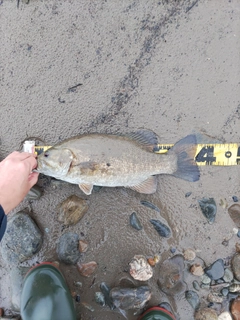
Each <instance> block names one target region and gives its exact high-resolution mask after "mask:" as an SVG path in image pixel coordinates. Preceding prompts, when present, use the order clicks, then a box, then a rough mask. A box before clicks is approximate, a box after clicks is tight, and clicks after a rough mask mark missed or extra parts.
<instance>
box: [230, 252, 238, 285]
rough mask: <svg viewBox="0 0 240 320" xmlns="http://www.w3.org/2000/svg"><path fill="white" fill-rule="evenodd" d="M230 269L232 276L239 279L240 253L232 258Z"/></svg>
mask: <svg viewBox="0 0 240 320" xmlns="http://www.w3.org/2000/svg"><path fill="white" fill-rule="evenodd" d="M232 271H233V274H234V277H235V278H236V279H237V280H238V281H240V253H237V254H235V255H234V256H233V258H232Z"/></svg>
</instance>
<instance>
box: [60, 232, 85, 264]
mask: <svg viewBox="0 0 240 320" xmlns="http://www.w3.org/2000/svg"><path fill="white" fill-rule="evenodd" d="M57 254H58V258H59V260H61V261H62V262H64V263H66V264H75V263H77V262H78V260H79V258H80V257H81V253H80V251H79V236H78V234H76V233H72V232H68V233H65V234H63V235H62V236H61V238H60V240H59V242H58V246H57Z"/></svg>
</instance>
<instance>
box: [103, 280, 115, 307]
mask: <svg viewBox="0 0 240 320" xmlns="http://www.w3.org/2000/svg"><path fill="white" fill-rule="evenodd" d="M100 290H101V292H102V293H103V295H104V299H105V303H106V304H107V305H108V306H109V308H110V309H111V310H113V309H114V308H115V306H114V304H113V302H112V298H111V297H110V291H111V289H110V288H109V286H108V285H107V284H106V283H105V282H102V283H101V284H100Z"/></svg>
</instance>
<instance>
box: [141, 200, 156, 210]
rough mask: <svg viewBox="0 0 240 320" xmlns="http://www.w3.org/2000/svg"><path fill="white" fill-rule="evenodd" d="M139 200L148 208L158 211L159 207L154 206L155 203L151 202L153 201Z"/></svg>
mask: <svg viewBox="0 0 240 320" xmlns="http://www.w3.org/2000/svg"><path fill="white" fill-rule="evenodd" d="M140 202H141V204H142V205H144V206H145V207H147V208H150V209H153V210H155V211H157V212H160V209H159V208H158V207H157V206H155V204H153V203H151V202H149V201H146V200H141V201H140Z"/></svg>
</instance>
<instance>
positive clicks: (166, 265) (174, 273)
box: [157, 255, 186, 296]
mask: <svg viewBox="0 0 240 320" xmlns="http://www.w3.org/2000/svg"><path fill="white" fill-rule="evenodd" d="M183 270H184V258H183V256H182V255H175V256H173V257H172V258H170V259H167V260H165V261H164V262H163V263H162V264H161V265H160V268H159V278H158V281H157V282H158V285H159V287H160V289H161V290H162V291H163V292H164V293H166V294H169V295H173V296H175V295H180V294H182V293H183V292H184V291H185V290H186V284H185V282H184V280H183Z"/></svg>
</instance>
